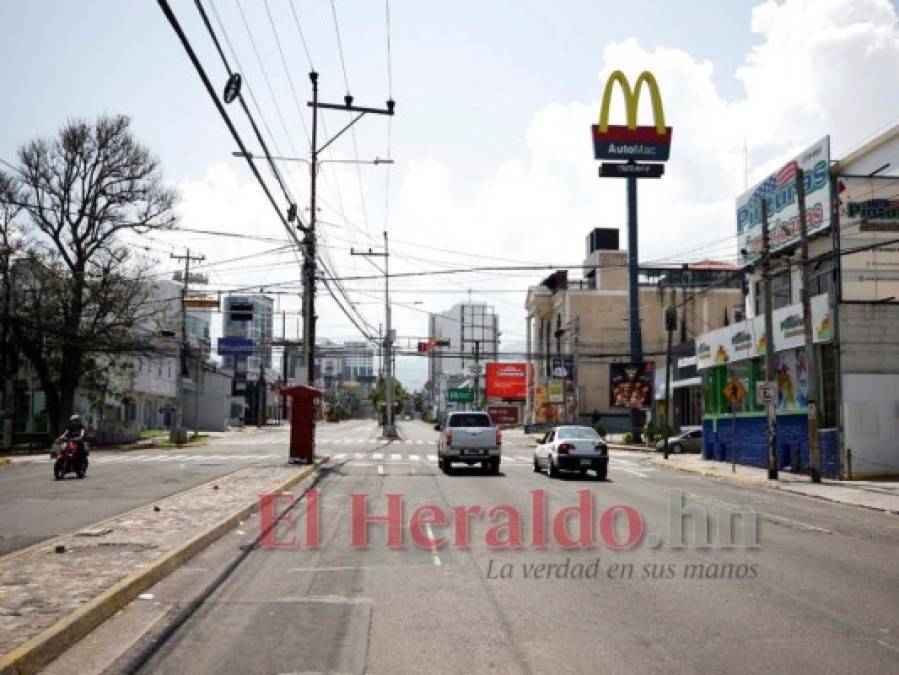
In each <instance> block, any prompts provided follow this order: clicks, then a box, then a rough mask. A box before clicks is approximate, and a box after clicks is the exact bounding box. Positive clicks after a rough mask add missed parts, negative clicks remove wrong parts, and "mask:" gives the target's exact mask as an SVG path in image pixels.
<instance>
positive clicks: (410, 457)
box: [409, 454, 420, 462]
mask: <svg viewBox="0 0 899 675" xmlns="http://www.w3.org/2000/svg"><path fill="white" fill-rule="evenodd" d="M419 459H420V458H419V456H418V455H412V454H410V455H409V460H410V461H413V462H417V461H419Z"/></svg>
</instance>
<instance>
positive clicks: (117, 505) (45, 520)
mask: <svg viewBox="0 0 899 675" xmlns="http://www.w3.org/2000/svg"><path fill="white" fill-rule="evenodd" d="M374 436H377V429H376V428H375V426H374V424H373V423H371V422H365V421H361V420H359V421H352V422H346V423H342V424H322V425H321V426H320V433H319V436H318V442H319V444H320V445H321V446H322V448H325V447H328V448H339V447H354V445H356V444H358V443H359V442H360V441H365V442H370V441H371V439H372V437H374ZM288 443H289V437H288V430H287V427H283V428H277V427H275V428H272V427H269V428H264V429H256V428H254V427H248V428H247V429H246V430H245V431H240V432H230V433H227V434H223V435H221V436H217V437H214V438H211V439H210V441H209V443H208V444H206V445H202V446H194V447H188V446H185V447H184V448H181V449H168V450H147V451H137V450H135V451H124V452H116V451H104V450H95V451H92V452H91V454H90V466H89V468H88V475H87V478H85V479H84V480H79V479H77V478H76V477H75V475H74V474H69V475H68V476H67V477H66V479H65V480H62V481H56V480H54V479H53V462H52V460H50V459H49V454H42V455H32V456H29V457H22V458H16V459H15V460H14V463H13V464H12V465H10V466H7V467H5V468H3V469H2V470H0V522H2V523H3V526H2V527H0V555H2V554H5V553H9V552H11V551H14V550H16V549H19V548H22V547H24V546H29V545H31V544H35V543H37V542H39V541H42V540H43V539H47V538H48V537H52V536H55V535H57V534H60V533H63V532H70V531H72V530H77V529H79V528H82V527H85V526H87V525H90V524H92V523H95V522H97V521H99V520H102V519H104V518H109V517H112V516H115V515H118V514H120V513H123V512H125V511H128V510H129V509H133V508H136V507H138V506H143V505H144V504H147V503H149V502H151V501H153V500H155V499H160V498H162V497H167V496H168V495H171V494H174V493H176V492H181V491H183V490H187V489H189V488H191V487H194V486H195V485H199V484H200V483H204V482H206V481H209V480H212V479H214V478H217V477H219V476H222V475H224V474H227V473H231V472H233V471H237V470H238V469H240V468H242V467H245V466H248V465H250V464H259V463H276V464H282V463H284V462H285V461H286V460H287V454H288Z"/></svg>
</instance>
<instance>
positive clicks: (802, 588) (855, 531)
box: [4, 422, 899, 675]
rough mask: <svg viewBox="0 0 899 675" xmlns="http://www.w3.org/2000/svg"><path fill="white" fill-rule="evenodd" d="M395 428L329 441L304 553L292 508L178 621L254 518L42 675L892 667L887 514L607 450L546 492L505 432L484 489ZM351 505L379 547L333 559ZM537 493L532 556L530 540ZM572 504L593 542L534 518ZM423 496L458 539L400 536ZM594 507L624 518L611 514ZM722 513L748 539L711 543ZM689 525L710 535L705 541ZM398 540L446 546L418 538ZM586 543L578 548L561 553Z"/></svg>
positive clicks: (424, 437)
mask: <svg viewBox="0 0 899 675" xmlns="http://www.w3.org/2000/svg"><path fill="white" fill-rule="evenodd" d="M401 433H402V434H403V436H404V437H405V440H404V441H403V442H401V443H391V444H389V445H385V444H382V443H377V442H374V441H369V442H365V441H364V440H363V441H362V442H353V443H343V444H336V443H332V444H331V445H332V446H333V449H332V450H330V452H331V456H332V458H333V460H332V464H331V468H330V469H328V470H327V471H326V472H325V474H324V476H323V478H322V479H321V480H320V482H319V483H318V486H317V487H318V489H319V490H320V495H321V505H320V507H321V513H320V523H321V530H320V546H318V548H316V549H310V548H308V547H307V546H305V544H304V541H305V533H306V529H305V520H304V516H305V515H306V510H305V508H304V507H303V506H302V505H301V506H300V507H298V508H297V509H295V510H294V512H293V513H294V515H295V517H296V521H297V523H296V525H295V527H294V528H293V529H290V528H288V531H287V532H285V531H283V530H279V537H280V536H287V534H289V533H290V532H295V533H296V534H297V536H298V538H299V540H300V542H299V546H298V547H296V548H293V549H287V550H268V549H257V550H254V551H252V552H251V553H249V554H248V555H246V557H245V558H244V559H243V561H242V562H241V563H240V564H239V565H237V566H236V567H235V568H234V569H233V570H232V571H231V572H230V573H228V574H225V575H223V576H222V583H221V584H220V585H218V586H217V588H216V589H215V590H214V592H213V593H212V594H211V595H209V596H208V597H207V598H206V599H205V600H204V601H203V602H202V603H201V604H200V605H199V606H197V608H196V611H194V612H193V613H192V614H190V615H189V616H188V615H186V614H184V608H185V607H188V606H190V602H191V601H192V600H195V599H196V597H197V594H198V593H199V592H200V590H201V589H203V588H208V587H209V584H210V582H211V580H213V579H215V578H216V577H217V576H219V575H222V572H223V570H226V569H227V568H228V566H229V564H230V563H232V562H233V561H234V560H235V558H236V556H239V555H241V552H240V549H239V545H240V544H241V543H246V542H248V541H250V540H252V539H253V538H254V537H255V536H256V534H257V532H258V519H254V520H253V521H251V522H250V523H245V524H244V526H243V528H242V529H241V530H238V531H235V532H233V533H232V534H231V535H228V536H226V537H224V538H223V539H222V540H220V541H219V542H218V543H216V544H215V545H213V546H211V547H210V548H209V549H207V550H206V551H205V552H203V553H202V554H201V555H199V556H198V557H197V558H195V559H194V560H193V561H191V563H189V564H188V565H187V566H185V567H184V568H182V569H180V570H178V571H177V572H175V573H174V574H173V575H172V576H171V577H169V578H168V579H166V580H164V581H163V582H161V583H160V584H158V585H157V586H156V587H155V588H153V589H151V594H152V599H148V600H137V601H135V602H133V603H131V605H129V606H128V607H126V608H125V609H124V610H123V611H122V612H120V613H119V614H118V615H117V616H116V617H114V618H113V619H111V620H110V621H108V622H107V623H106V624H104V625H103V626H101V627H100V628H98V629H97V630H96V631H95V632H94V633H93V634H92V635H91V636H89V637H88V638H86V639H85V640H84V641H82V642H81V643H80V644H79V645H77V646H76V647H74V648H73V649H71V650H70V651H69V652H67V653H66V654H65V655H63V656H62V657H61V658H60V659H58V660H57V661H56V662H55V663H54V664H51V666H50V667H49V668H48V671H47V672H49V673H53V674H57V675H59V674H63V673H89V672H132V671H133V670H134V669H135V668H136V667H137V666H138V665H140V666H141V668H140V672H147V673H186V672H189V673H210V674H212V673H215V674H221V673H235V674H236V673H363V672H364V673H384V674H391V675H392V674H396V673H429V672H435V673H438V672H439V673H562V672H565V673H569V672H570V673H597V672H611V673H644V672H664V673H672V672H676V673H681V672H682V673H696V672H744V673H765V672H770V673H785V672H787V673H807V672H824V671H827V672H844V673H895V672H899V611H897V608H899V565H897V558H896V554H897V551H899V520H897V518H896V517H895V516H893V515H889V514H884V513H880V512H874V511H867V510H863V509H857V508H853V507H846V506H841V505H837V504H833V503H829V502H824V501H818V500H814V499H810V498H805V497H801V496H794V495H787V494H783V493H781V492H778V491H772V490H767V489H748V488H741V487H738V486H734V485H730V484H724V483H719V482H715V481H711V480H708V479H705V478H701V477H698V476H691V475H685V474H678V473H674V472H667V471H665V470H659V469H654V468H651V467H649V466H647V465H646V464H645V463H644V462H643V456H642V455H640V454H637V453H624V452H622V453H613V456H612V461H611V465H610V470H609V480H607V481H596V480H593V479H591V478H589V477H586V478H585V477H581V476H579V475H577V476H570V477H563V478H560V479H550V478H548V477H547V476H546V475H545V474H542V473H535V472H534V471H533V470H532V466H531V463H530V453H531V448H529V447H526V445H525V444H524V439H522V438H521V437H519V440H518V441H510V442H507V444H506V446H505V448H504V457H505V459H504V462H503V465H502V470H501V475H499V476H490V475H486V474H483V473H481V472H480V471H478V470H476V469H474V470H469V469H464V468H459V469H458V470H457V471H455V472H454V473H453V474H452V475H449V476H447V475H444V474H443V473H441V472H440V471H438V469H437V466H436V459H435V458H434V457H433V455H434V454H435V446H434V445H433V443H434V441H435V439H436V433H435V432H434V431H433V430H432V429H431V428H430V427H428V426H426V425H424V424H422V423H418V422H414V423H410V422H407V423H404V424H402V425H401ZM363 435H364V434H363ZM510 438H511V436H510ZM321 445H322V446H327V445H329V444H328V443H322V444H321ZM579 493H580V494H579ZM535 494H536V495H537V496H536V497H535ZM353 495H357V497H356V499H361V497H358V495H367V496H368V512H369V513H370V514H374V515H384V514H386V513H387V509H388V506H387V503H388V495H401V496H402V499H403V502H404V514H403V523H404V527H403V532H402V538H403V543H402V545H401V546H400V547H396V548H392V547H390V546H389V545H388V543H389V542H388V533H387V528H386V526H385V524H383V523H375V524H372V525H370V526H369V527H368V530H367V531H368V535H369V538H370V540H369V542H368V545H367V546H366V547H364V548H355V547H354V546H352V545H351V535H352V525H353V513H352V509H351V508H350V504H351V499H352V498H353V497H352V496H353ZM541 495H543V496H545V497H546V500H547V504H548V507H547V511H548V516H547V518H546V520H547V521H548V524H547V531H546V532H547V539H548V542H547V546H546V547H545V548H543V547H541V545H540V540H541V537H540V536H539V532H537V533H534V532H533V527H534V523H535V522H540V521H542V520H543V519H542V518H534V517H532V503H533V500H534V499H538V500H539V499H541ZM4 498H5V497H4ZM393 499H394V500H396V499H397V498H396V497H394V498H393ZM579 499H588V500H589V499H592V501H593V508H592V512H593V513H595V515H596V521H597V522H596V523H595V526H594V528H592V529H591V530H590V532H586V533H584V532H581V530H580V528H579V525H578V522H577V518H572V519H571V520H570V521H569V523H568V528H567V535H566V532H560V531H555V530H554V528H553V524H552V521H553V519H554V517H556V516H557V515H558V514H559V513H560V511H561V510H562V509H563V508H565V507H575V506H577V505H578V503H579V501H578V500H579ZM428 504H432V505H436V506H438V507H440V508H441V509H443V510H444V511H445V512H448V513H450V514H454V512H453V508H454V507H457V512H461V511H462V510H463V509H474V508H475V507H481V510H482V512H483V513H484V514H485V515H484V516H483V517H481V518H475V517H472V519H471V521H470V537H469V545H468V546H467V547H464V546H459V545H458V544H459V543H460V541H461V540H463V539H464V536H460V534H459V529H458V527H459V526H458V523H459V521H461V520H464V518H458V519H453V523H452V524H451V525H450V526H447V527H443V526H441V525H440V524H436V523H432V524H430V525H429V526H424V525H421V526H420V527H418V528H412V527H410V519H411V518H412V514H413V512H414V511H415V510H416V508H418V507H422V506H425V505H428ZM615 505H619V506H622V507H626V508H619V509H618V510H617V513H618V515H617V516H616V518H615V519H611V518H609V516H608V514H609V513H611V512H612V511H613V510H610V507H613V506H615ZM679 505H680V506H679ZM588 506H589V502H588ZM492 509H497V510H496V511H495V512H494V513H493V517H492V518H491V516H490V511H491V510H492ZM679 509H680V510H679ZM684 509H686V511H687V512H688V515H687V516H686V517H683V518H680V517H681V516H683V515H684V513H683V510H684ZM511 513H518V514H520V515H521V518H522V528H521V529H522V531H523V536H522V541H521V543H520V546H519V547H518V548H508V547H507V548H502V547H501V543H502V541H503V540H508V537H509V533H510V531H515V529H516V528H515V527H514V526H513V527H506V528H501V529H499V530H494V531H493V532H492V534H491V533H490V528H491V527H492V526H494V525H497V524H498V523H500V522H505V523H510V522H513V517H512V516H510V515H509V514H511ZM733 513H738V514H742V515H738V516H736V517H731V514H733ZM634 514H638V515H637V516H634ZM753 514H754V515H753ZM629 517H630V518H631V519H630V520H629ZM679 518H680V521H679V522H681V523H683V524H684V525H685V527H684V528H683V531H682V532H680V533H678V527H677V525H676V523H675V522H674V521H676V520H678V519H679ZM704 519H707V521H706V520H704ZM731 521H733V522H734V523H749V524H750V526H747V527H743V525H740V526H739V527H735V528H734V531H735V534H732V535H728V534H727V532H728V531H729V530H728V528H727V527H722V528H721V529H719V527H718V525H720V524H721V523H725V524H726V523H728V522H731ZM697 522H708V523H710V524H711V527H710V528H709V530H710V534H709V535H708V541H706V537H704V536H703V535H702V528H700V529H699V530H694V528H693V525H694V524H695V523H697ZM603 523H605V525H603ZM610 523H611V524H610ZM641 523H642V526H641ZM753 523H754V524H755V528H754V527H753V526H752V524H753ZM641 527H642V534H641V537H640V539H639V541H637V542H636V543H633V541H632V538H631V535H632V534H633V533H634V532H635V531H636V532H639V531H640V528H641ZM629 528H630V529H629ZM463 529H464V528H463ZM413 530H415V532H416V533H417V535H418V536H419V538H422V537H424V536H427V537H429V538H430V537H431V536H432V535H433V537H446V538H448V539H449V541H448V542H447V544H446V545H444V546H442V547H439V548H435V547H431V546H428V545H427V542H423V543H424V544H425V545H424V546H418V545H416V543H415V541H414V538H413ZM756 530H757V536H756V535H755V533H754V532H755V531H756ZM591 533H593V534H594V535H595V539H596V541H595V545H594V546H592V547H589V548H573V549H565V548H563V547H562V546H561V545H560V541H563V540H564V537H565V536H568V537H570V538H576V537H578V536H582V537H584V541H585V542H586V540H587V537H589V536H590V534H591ZM597 533H599V534H597ZM454 537H457V538H458V540H457V541H456V542H454V541H453V539H454ZM491 537H493V538H495V539H497V540H499V541H493V540H492V539H491ZM463 543H464V542H463ZM569 543H570V542H569ZM681 543H682V544H683V546H681V545H680V544H681ZM704 544H710V545H704ZM616 546H623V548H622V550H615V547H616ZM550 565H551V566H552V567H550ZM163 636H164V637H165V639H160V638H161V637H163Z"/></svg>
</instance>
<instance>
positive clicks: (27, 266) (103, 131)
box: [4, 116, 176, 432]
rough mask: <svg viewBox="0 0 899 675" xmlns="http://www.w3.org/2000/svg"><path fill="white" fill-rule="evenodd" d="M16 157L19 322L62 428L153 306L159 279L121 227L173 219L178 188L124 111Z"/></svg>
mask: <svg viewBox="0 0 899 675" xmlns="http://www.w3.org/2000/svg"><path fill="white" fill-rule="evenodd" d="M18 159H19V162H18V167H17V175H16V176H15V177H10V176H6V177H5V178H4V180H8V181H13V180H15V181H18V183H19V184H20V186H21V189H20V190H19V193H18V197H17V200H14V201H18V200H21V201H18V203H19V204H20V205H21V207H22V209H23V211H22V215H23V216H24V225H23V230H24V233H25V237H26V241H27V243H28V253H27V258H26V260H24V261H23V262H22V263H21V264H20V267H21V269H22V273H21V274H17V284H20V285H21V288H20V290H19V291H18V292H19V294H20V298H21V299H20V303H19V307H18V310H17V312H16V317H15V321H14V322H13V326H14V329H15V332H16V337H17V341H18V344H19V346H20V348H21V350H22V352H23V353H24V355H25V356H26V357H27V358H28V360H29V361H30V362H31V363H32V365H33V366H34V369H35V371H36V372H37V375H38V377H39V378H40V381H41V386H42V388H43V390H44V394H45V396H46V403H47V412H48V416H49V423H50V428H51V430H52V431H54V432H58V431H59V430H61V428H62V427H63V426H64V424H65V420H66V419H67V418H68V417H69V415H70V414H71V413H72V410H73V406H74V400H75V392H76V389H77V388H78V386H79V383H80V382H81V381H82V379H83V378H86V377H87V376H89V375H90V372H91V370H92V369H96V368H102V367H104V364H103V360H102V359H100V358H98V355H102V354H104V353H110V354H113V353H122V352H123V351H127V350H128V349H129V348H131V347H133V345H134V342H135V337H134V329H135V327H137V326H139V325H141V323H142V322H145V321H146V318H147V316H148V315H150V314H152V312H153V308H152V306H150V305H148V298H149V296H150V293H151V288H152V286H151V281H152V280H151V279H150V278H149V277H148V272H147V270H146V267H145V266H143V265H141V264H140V262H139V261H136V260H135V259H134V258H133V257H132V255H131V251H130V249H129V247H128V245H127V243H126V242H124V241H123V238H122V235H125V234H128V233H136V234H146V233H147V232H149V231H151V230H156V229H161V228H167V227H171V225H173V223H174V215H173V208H174V204H175V201H176V193H175V191H174V190H173V189H172V188H170V187H169V186H167V185H166V184H165V183H164V181H163V178H162V174H161V172H160V170H159V163H158V160H157V159H156V158H155V157H154V156H153V155H152V154H151V153H150V151H149V150H148V149H147V148H146V147H145V146H143V145H141V144H140V143H138V142H137V141H136V140H135V139H134V137H133V135H132V132H131V127H130V120H129V119H128V118H127V117H124V116H103V117H100V118H98V119H97V120H96V121H95V122H93V123H90V122H86V121H83V120H73V121H70V122H68V123H67V124H66V125H65V126H64V127H63V128H62V129H61V130H60V131H59V134H58V137H57V138H55V139H43V138H40V139H35V140H33V141H30V142H29V143H26V144H25V145H24V146H22V147H21V148H20V149H19V154H18ZM130 346H131V347H130Z"/></svg>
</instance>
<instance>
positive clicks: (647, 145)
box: [592, 70, 671, 162]
mask: <svg viewBox="0 0 899 675" xmlns="http://www.w3.org/2000/svg"><path fill="white" fill-rule="evenodd" d="M616 84H618V85H620V87H621V91H622V93H623V94H624V109H625V112H626V114H627V124H626V125H624V126H620V125H612V124H609V105H610V104H611V102H612V89H613V88H614V87H615V85H616ZM644 84H646V86H647V88H648V89H649V96H650V99H651V102H652V112H653V119H654V122H655V125H654V126H651V127H639V126H637V106H638V103H639V102H640V91H641V89H642V88H643V85H644ZM592 130H593V152H594V155H595V157H596V159H623V160H642V161H647V162H665V161H667V160H668V154H669V152H670V150H671V127H666V126H665V111H664V109H663V108H662V97H661V95H660V94H659V85H658V83H657V82H656V79H655V77H653V74H652V73H650V72H649V71H646V70H644V71H643V72H642V73H640V77H638V78H637V82H636V84H635V85H634V88H633V89H631V85H630V83H629V82H628V81H627V78H626V77H625V76H624V73H622V72H621V71H620V70H616V71H615V72H614V73H612V74H611V75H609V79H608V80H607V81H606V88H605V90H604V91H603V94H602V105H601V106H600V108H599V124H594V125H593V127H592Z"/></svg>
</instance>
